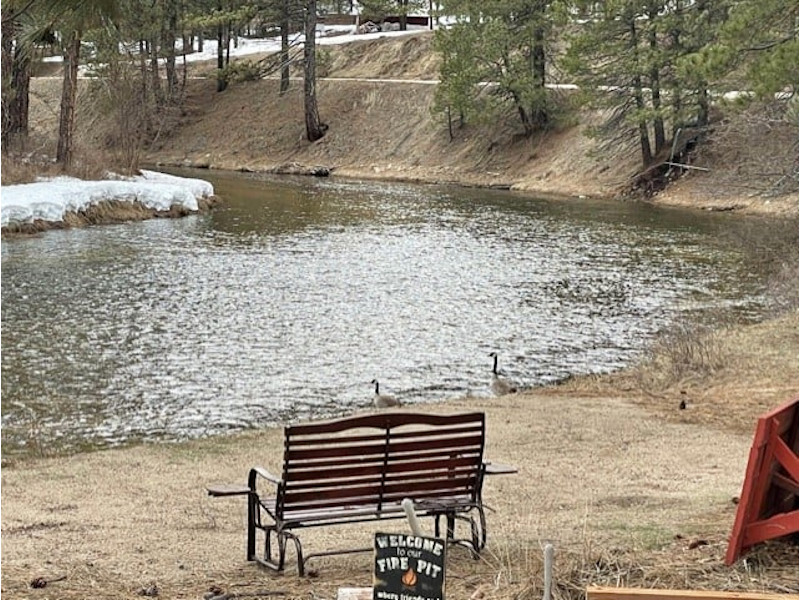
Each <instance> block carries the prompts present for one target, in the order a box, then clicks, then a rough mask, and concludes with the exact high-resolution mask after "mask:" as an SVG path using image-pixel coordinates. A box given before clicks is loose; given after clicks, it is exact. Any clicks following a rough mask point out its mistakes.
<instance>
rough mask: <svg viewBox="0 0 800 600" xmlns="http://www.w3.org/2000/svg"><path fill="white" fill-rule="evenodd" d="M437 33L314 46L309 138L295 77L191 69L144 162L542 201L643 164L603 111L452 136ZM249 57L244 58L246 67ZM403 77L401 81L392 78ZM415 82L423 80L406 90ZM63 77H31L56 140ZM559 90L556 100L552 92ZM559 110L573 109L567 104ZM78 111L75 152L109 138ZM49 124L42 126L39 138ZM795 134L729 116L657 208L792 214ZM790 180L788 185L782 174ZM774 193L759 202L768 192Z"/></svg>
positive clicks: (595, 190)
mask: <svg viewBox="0 0 800 600" xmlns="http://www.w3.org/2000/svg"><path fill="white" fill-rule="evenodd" d="M432 39H433V38H432V35H431V33H430V32H421V33H419V34H416V35H411V36H407V37H401V38H378V39H365V40H364V41H359V42H354V43H350V44H345V45H341V46H328V47H325V49H324V50H323V51H322V52H323V54H324V56H323V57H322V59H321V62H322V63H323V64H322V66H323V71H324V72H325V74H326V75H327V77H326V78H325V79H322V80H321V81H320V82H319V84H318V99H319V110H320V116H321V118H322V120H323V122H325V123H326V124H327V125H328V126H329V130H328V132H327V134H326V135H325V137H324V138H322V139H321V140H319V141H317V142H316V143H309V142H307V141H306V140H305V135H304V123H303V112H302V100H303V98H302V82H301V81H300V80H299V79H296V80H293V82H292V88H291V89H290V91H289V92H288V93H287V94H285V95H284V96H280V95H279V94H278V83H277V81H276V80H272V79H267V80H260V81H251V82H244V83H234V84H232V85H231V86H230V87H229V88H228V89H227V90H226V91H225V92H222V93H217V92H216V91H215V81H214V80H213V78H212V75H213V69H214V65H213V64H193V65H192V66H191V72H190V79H189V80H188V82H187V90H186V104H185V111H184V113H183V115H182V117H181V118H180V120H179V122H178V123H177V124H176V126H175V127H174V128H173V129H172V130H171V131H165V132H163V133H162V134H161V135H160V136H159V139H158V141H157V142H156V144H155V145H154V147H152V148H151V149H150V150H149V151H148V152H147V153H146V155H145V156H144V161H145V162H146V163H152V164H157V165H166V166H174V165H180V166H196V167H201V168H208V167H213V168H219V169H231V170H247V171H272V172H304V171H308V170H309V169H310V168H313V167H315V166H324V167H326V168H328V169H330V170H331V172H332V173H333V174H334V175H336V176H346V177H356V178H378V179H386V180H396V179H401V180H408V181H421V182H452V183H458V184H464V185H473V186H495V187H507V188H511V189H515V190H520V191H525V192H530V193H532V194H541V195H565V196H599V197H614V196H619V195H620V194H623V193H625V192H627V191H628V190H629V189H630V186H631V184H632V181H633V177H634V176H635V175H636V173H637V170H638V169H639V167H640V165H639V156H638V148H637V145H636V143H635V140H631V142H630V143H629V144H622V145H617V146H615V147H614V148H613V149H608V148H604V147H603V145H602V144H601V143H600V142H599V141H598V140H595V139H592V138H590V137H588V136H587V135H586V131H587V129H588V128H590V127H591V126H592V125H593V124H597V123H599V122H601V119H602V115H600V114H597V113H596V112H590V111H587V110H581V109H580V108H579V109H578V111H577V113H576V114H575V116H574V117H573V118H571V119H570V121H569V122H568V123H566V124H563V125H561V126H560V127H558V128H556V129H555V130H552V131H548V132H544V133H541V134H539V135H535V136H533V137H531V138H525V137H523V136H521V135H519V132H520V127H519V126H518V124H517V122H516V119H515V117H514V115H513V114H509V115H508V116H507V117H506V118H503V119H500V120H498V121H497V122H495V123H488V124H483V125H480V126H468V127H465V128H464V129H460V130H459V129H454V134H455V135H454V139H452V140H451V139H450V138H449V135H448V131H447V127H446V126H445V124H444V123H442V122H441V121H438V120H436V119H435V118H434V117H433V116H432V114H431V110H430V108H431V105H432V103H433V96H434V90H435V84H434V80H435V78H436V77H437V76H438V60H437V57H436V55H435V53H434V52H433V50H432V47H431V46H432ZM255 58H257V57H255V56H254V57H251V58H250V60H253V59H255ZM387 80H403V81H387ZM413 80H417V81H413ZM59 83H60V82H58V81H57V80H38V81H35V82H34V90H35V92H36V93H35V96H34V98H32V102H31V107H32V119H33V121H34V122H35V124H36V125H37V126H39V127H40V131H44V132H53V131H55V117H56V115H57V107H58V104H57V102H58V98H59V96H58V85H59ZM554 93H555V92H554ZM558 93H560V94H562V97H561V100H562V101H563V102H569V101H573V102H574V99H573V98H569V97H567V96H564V95H563V94H568V92H558ZM87 104H89V102H88V101H85V102H84V107H83V108H84V115H83V121H82V123H83V127H82V126H81V124H80V122H79V125H78V127H79V129H81V130H83V131H84V136H83V144H84V145H87V144H88V145H91V146H96V145H98V144H101V145H102V142H103V139H104V138H103V123H102V119H98V118H97V116H96V114H95V115H94V117H92V118H91V120H89V119H90V117H89V116H88V114H87V113H91V112H92V111H87V110H86V107H87ZM42 127H43V129H41V128H42ZM797 139H798V132H797V129H796V127H793V126H791V125H790V124H788V123H786V122H785V121H779V120H777V119H772V118H770V115H769V114H768V113H767V112H766V111H765V110H764V109H763V108H758V109H754V110H751V111H750V112H737V111H733V110H729V111H726V114H725V117H724V118H719V120H718V122H717V123H716V124H715V127H714V129H713V130H712V132H711V134H710V137H709V139H708V140H707V142H706V143H705V144H703V145H702V146H700V148H699V149H697V150H696V151H695V152H694V153H693V155H692V156H691V162H692V165H693V166H695V167H700V169H702V170H700V169H698V170H691V171H689V172H688V174H686V175H684V176H683V177H682V178H680V179H679V180H678V181H677V182H674V183H672V184H671V185H670V186H669V187H668V188H667V190H665V191H664V192H662V193H661V194H659V195H657V196H656V197H655V198H654V200H655V201H657V202H664V203H670V204H682V205H688V206H693V207H696V208H702V209H710V210H734V209H735V210H741V211H746V212H760V213H764V212H766V213H781V214H786V213H788V214H797V209H798V207H797ZM786 175H788V177H787V176H786ZM763 192H768V194H767V195H762V193H763Z"/></svg>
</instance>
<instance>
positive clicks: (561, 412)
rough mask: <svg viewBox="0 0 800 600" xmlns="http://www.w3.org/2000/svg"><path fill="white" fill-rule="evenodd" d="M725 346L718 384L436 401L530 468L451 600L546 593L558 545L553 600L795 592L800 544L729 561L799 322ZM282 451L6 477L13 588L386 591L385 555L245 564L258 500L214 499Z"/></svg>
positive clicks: (500, 508)
mask: <svg viewBox="0 0 800 600" xmlns="http://www.w3.org/2000/svg"><path fill="white" fill-rule="evenodd" d="M725 344H726V347H728V348H729V352H730V354H729V357H730V367H729V368H726V369H724V370H723V371H721V372H719V373H717V374H716V375H715V377H714V381H713V385H710V386H698V385H694V386H692V385H691V383H688V382H684V383H688V384H687V386H682V385H679V387H680V388H683V387H686V389H678V388H675V389H669V388H667V389H664V390H663V392H662V393H660V394H653V393H652V390H651V391H650V392H649V393H646V392H645V391H643V390H642V388H641V387H640V386H638V385H637V384H636V381H638V380H640V379H641V373H638V372H637V370H633V371H628V372H626V373H621V374H616V375H613V376H607V377H598V378H585V379H576V380H572V381H570V382H568V383H566V384H564V385H562V386H559V387H554V388H548V389H539V390H532V391H528V392H525V393H522V394H518V395H512V396H505V397H502V398H459V399H453V400H451V401H448V402H444V403H441V404H437V405H433V406H426V408H425V410H426V411H428V410H429V411H431V412H436V413H454V412H466V411H473V410H483V411H485V412H486V415H487V424H488V433H487V437H488V439H487V449H486V457H487V458H488V459H489V460H492V461H494V462H501V463H509V464H513V465H516V466H517V467H518V468H519V473H518V474H515V475H502V476H492V477H489V478H488V479H487V481H486V483H485V490H484V491H485V494H484V496H485V501H486V504H487V505H488V506H489V507H490V508H491V510H490V511H489V513H488V521H489V542H488V547H487V549H486V550H485V552H484V554H483V556H482V558H481V560H480V561H477V562H476V561H474V560H472V559H471V558H470V557H469V556H468V554H467V552H466V551H464V550H462V549H458V548H456V549H453V551H452V552H451V553H450V556H449V558H448V590H449V592H448V595H449V597H451V598H456V599H462V598H463V599H466V598H470V597H472V595H473V594H476V593H478V596H475V597H476V598H477V597H483V598H512V597H514V598H518V597H519V598H528V597H530V598H535V597H540V594H541V586H542V571H541V548H542V545H543V544H544V543H545V542H551V543H553V544H554V545H555V547H556V549H557V555H558V559H557V562H556V581H557V582H558V585H559V588H558V593H557V595H556V598H578V597H580V593H581V590H583V589H584V586H585V585H587V584H589V583H603V584H611V585H619V584H629V585H638V586H640V587H678V588H695V589H696V588H710V589H728V590H737V589H738V590H761V591H773V592H775V591H778V592H785V591H789V592H792V591H793V592H795V593H796V591H797V581H798V570H797V564H798V563H797V560H798V555H797V546H796V545H786V544H778V545H775V544H772V545H767V546H762V547H760V548H759V549H758V550H757V551H756V552H754V553H752V554H751V555H750V556H749V557H748V561H740V562H739V563H738V564H737V565H735V566H734V567H730V568H729V567H725V566H724V565H723V564H722V559H723V556H724V553H725V550H726V548H727V539H728V536H729V534H730V530H731V526H732V523H733V519H734V515H735V511H736V508H737V506H736V504H735V501H734V499H735V498H736V497H737V496H738V494H739V493H740V490H741V486H742V482H743V477H744V472H745V466H746V461H747V456H748V451H749V447H750V444H751V441H752V430H753V426H754V423H755V419H756V417H757V415H759V414H762V413H763V412H765V411H766V410H767V409H769V408H772V407H775V406H777V405H779V404H782V403H783V402H785V401H787V400H788V399H791V398H793V397H794V396H796V394H797V360H798V355H797V348H798V343H797V317H796V316H790V317H787V318H783V319H780V320H777V321H774V322H770V323H767V324H763V325H759V326H755V327H748V328H744V329H741V328H738V329H736V330H735V331H732V332H731V333H730V335H729V337H728V338H727V340H726V342H725ZM766 344H768V345H766ZM643 368H644V369H646V367H643ZM766 371H768V374H765V372H766ZM678 383H680V382H678ZM765 383H766V384H767V385H765ZM681 392H683V393H681ZM673 394H674V395H673ZM678 398H680V399H684V400H686V399H688V407H687V409H686V410H678V407H677V405H678ZM281 444H282V442H281V430H279V429H266V430H263V431H254V432H249V433H245V434H241V435H237V436H232V437H228V438H215V439H208V440H201V441H195V442H190V443H184V444H175V445H148V446H140V447H133V448H128V449H118V450H109V451H103V452H96V453H92V454H82V455H77V456H72V457H61V458H51V459H38V460H34V461H27V462H22V463H19V464H7V465H4V467H3V469H2V491H3V493H2V539H3V554H2V592H3V593H4V594H5V593H8V594H9V597H14V598H68V599H77V598H101V597H102V598H134V597H138V596H141V595H143V594H144V595H146V593H153V592H154V590H156V589H157V590H158V595H159V596H160V597H164V598H201V597H203V594H204V593H207V592H208V590H209V589H212V588H214V586H217V587H218V588H220V589H223V590H225V591H227V592H237V593H255V592H262V593H263V592H264V591H266V590H269V591H273V592H276V591H282V592H285V593H286V596H285V597H287V598H296V599H300V598H304V599H305V598H309V597H311V598H329V599H333V598H335V597H336V591H337V589H338V588H339V587H341V586H357V587H359V586H361V587H363V586H370V585H371V570H370V568H371V567H370V557H369V555H350V556H335V557H327V558H320V559H317V560H315V561H313V562H311V563H310V564H309V566H310V567H311V569H312V576H311V577H307V578H299V577H297V575H296V571H294V564H290V567H289V569H288V570H287V571H286V573H285V574H275V573H272V572H270V571H268V570H266V569H263V568H261V567H258V566H256V565H254V564H250V563H247V562H246V561H245V555H244V541H245V540H244V531H245V528H244V524H245V505H244V502H243V500H242V498H223V499H220V498H210V497H208V496H207V495H206V491H205V487H206V486H207V485H213V484H219V483H244V481H245V478H246V474H247V470H248V469H249V467H251V466H253V465H262V466H265V467H267V468H268V469H270V470H271V471H272V472H280V461H281ZM426 526H428V527H429V526H430V524H429V523H428V524H426ZM376 529H377V530H387V531H402V530H403V523H402V522H401V521H393V522H388V523H382V524H380V525H379V526H378V527H377V528H375V527H373V526H371V525H366V526H342V527H332V528H323V529H311V530H304V531H303V532H302V539H303V542H304V547H305V548H306V552H313V551H315V550H316V551H319V550H326V549H330V548H341V547H353V545H355V546H364V545H367V546H368V545H369V544H370V543H371V534H372V532H374V531H375V530H376ZM292 560H293V559H291V558H290V562H291V561H292ZM60 576H64V577H66V579H64V580H62V581H58V582H54V583H52V584H50V585H48V587H47V588H45V589H41V590H39V589H31V588H30V582H31V581H32V580H33V579H34V578H37V577H42V578H44V579H53V578H57V577H60ZM478 590H480V591H479V592H478ZM526 590H527V591H526ZM526 594H530V595H526Z"/></svg>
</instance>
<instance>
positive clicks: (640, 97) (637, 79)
mask: <svg viewBox="0 0 800 600" xmlns="http://www.w3.org/2000/svg"><path fill="white" fill-rule="evenodd" d="M628 19H629V20H628V33H629V34H630V39H629V40H628V48H629V49H630V51H631V52H633V54H634V58H636V56H637V52H636V48H637V45H638V38H637V31H636V21H635V20H634V17H633V16H629V17H628ZM634 68H635V69H638V61H636V60H634ZM632 84H633V98H634V100H635V102H636V108H637V109H638V110H639V112H640V113H642V112H644V108H645V103H644V90H643V89H642V77H641V75H640V74H639V73H638V72H637V73H636V74H635V75H634V76H633V81H632ZM638 127H639V146H640V147H641V151H642V164H643V165H644V166H645V167H647V166H649V165H650V162H651V161H652V160H653V152H652V150H651V149H650V132H649V131H648V130H647V121H645V120H644V118H643V117H641V116H640V117H639V121H638Z"/></svg>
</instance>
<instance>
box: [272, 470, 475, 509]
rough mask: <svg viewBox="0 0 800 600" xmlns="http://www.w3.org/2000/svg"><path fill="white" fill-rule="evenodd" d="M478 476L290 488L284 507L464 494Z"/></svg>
mask: <svg viewBox="0 0 800 600" xmlns="http://www.w3.org/2000/svg"><path fill="white" fill-rule="evenodd" d="M475 481H476V478H475V477H469V476H468V477H452V478H447V479H434V480H431V481H421V480H414V481H403V482H391V483H383V482H381V481H377V482H375V483H374V484H373V485H361V486H352V487H350V486H344V485H339V486H336V487H331V488H328V487H318V488H316V489H313V490H304V491H296V490H286V491H285V492H284V496H283V504H284V506H290V505H293V504H299V503H308V502H312V503H313V502H314V501H315V500H318V499H325V500H333V499H338V500H340V501H342V502H343V503H345V504H346V503H347V502H348V501H349V500H350V499H351V498H360V499H369V498H374V499H375V504H378V502H379V501H380V500H381V498H382V497H386V496H390V495H392V494H402V493H405V494H406V495H408V496H410V497H412V498H413V497H414V494H415V493H418V492H427V493H428V494H430V493H431V492H437V493H439V492H445V491H448V490H460V491H461V493H464V492H465V491H466V490H469V489H470V488H471V487H473V486H474V485H475Z"/></svg>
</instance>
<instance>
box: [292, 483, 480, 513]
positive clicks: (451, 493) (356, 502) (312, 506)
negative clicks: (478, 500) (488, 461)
mask: <svg viewBox="0 0 800 600" xmlns="http://www.w3.org/2000/svg"><path fill="white" fill-rule="evenodd" d="M406 497H411V498H413V499H414V500H415V501H416V500H429V499H434V498H435V499H439V498H442V499H447V498H454V497H463V498H464V502H463V504H464V505H467V504H471V503H473V498H472V496H471V495H467V494H466V493H465V492H464V490H463V489H453V490H436V492H435V493H426V492H418V493H416V494H414V493H405V492H404V493H398V494H393V495H388V496H384V498H383V502H384V503H385V504H391V503H397V502H400V501H401V500H402V499H403V498H406ZM342 505H346V506H371V507H373V508H377V506H378V504H377V502H376V498H375V497H374V496H369V497H363V498H348V499H347V502H346V503H345V502H342V500H341V499H339V498H337V499H336V500H330V501H328V500H319V501H317V502H309V503H306V504H294V503H292V504H287V503H284V505H283V514H284V516H287V515H290V514H292V513H294V512H295V511H300V512H303V511H309V510H314V511H324V510H325V509H337V508H341V507H342Z"/></svg>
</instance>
